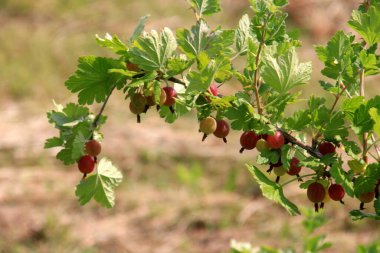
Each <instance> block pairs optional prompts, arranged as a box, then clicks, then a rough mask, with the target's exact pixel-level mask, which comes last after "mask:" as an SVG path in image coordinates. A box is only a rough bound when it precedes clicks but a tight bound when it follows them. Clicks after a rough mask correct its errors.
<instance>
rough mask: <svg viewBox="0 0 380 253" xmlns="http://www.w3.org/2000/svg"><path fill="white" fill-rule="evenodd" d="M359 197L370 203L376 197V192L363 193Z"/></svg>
mask: <svg viewBox="0 0 380 253" xmlns="http://www.w3.org/2000/svg"><path fill="white" fill-rule="evenodd" d="M358 199H359V200H360V201H361V202H363V203H370V202H372V201H373V200H374V199H375V192H368V193H362V194H360V195H359V197H358Z"/></svg>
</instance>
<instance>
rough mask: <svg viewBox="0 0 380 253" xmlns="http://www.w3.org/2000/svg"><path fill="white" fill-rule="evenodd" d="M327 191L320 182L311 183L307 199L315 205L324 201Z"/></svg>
mask: <svg viewBox="0 0 380 253" xmlns="http://www.w3.org/2000/svg"><path fill="white" fill-rule="evenodd" d="M325 196H326V189H325V187H323V185H322V184H320V183H318V182H314V183H311V184H310V185H309V186H308V187H307V198H308V199H309V200H310V201H311V202H313V203H319V202H322V201H323V200H324V198H325Z"/></svg>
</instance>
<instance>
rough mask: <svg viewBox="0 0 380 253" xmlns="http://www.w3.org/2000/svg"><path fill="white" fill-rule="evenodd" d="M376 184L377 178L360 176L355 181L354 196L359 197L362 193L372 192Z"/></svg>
mask: <svg viewBox="0 0 380 253" xmlns="http://www.w3.org/2000/svg"><path fill="white" fill-rule="evenodd" d="M376 184H377V178H375V177H368V176H364V175H361V176H359V177H357V178H356V179H355V182H354V188H355V195H356V196H360V195H361V194H363V193H369V192H373V189H375V186H376Z"/></svg>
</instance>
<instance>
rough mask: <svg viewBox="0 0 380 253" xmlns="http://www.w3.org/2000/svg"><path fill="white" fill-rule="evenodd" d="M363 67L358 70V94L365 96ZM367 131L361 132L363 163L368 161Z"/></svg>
mask: <svg viewBox="0 0 380 253" xmlns="http://www.w3.org/2000/svg"><path fill="white" fill-rule="evenodd" d="M364 71H365V70H364V69H362V70H361V71H360V96H363V97H364V96H365V93H364V92H365V91H364ZM367 139H368V133H367V132H364V133H363V154H362V156H363V160H364V162H365V163H368V156H367V147H368V141H367Z"/></svg>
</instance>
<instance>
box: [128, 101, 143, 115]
mask: <svg viewBox="0 0 380 253" xmlns="http://www.w3.org/2000/svg"><path fill="white" fill-rule="evenodd" d="M129 110H131V112H132V113H133V114H136V115H139V114H141V113H143V112H144V110H145V107H136V106H135V105H134V104H133V103H132V102H130V103H129Z"/></svg>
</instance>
